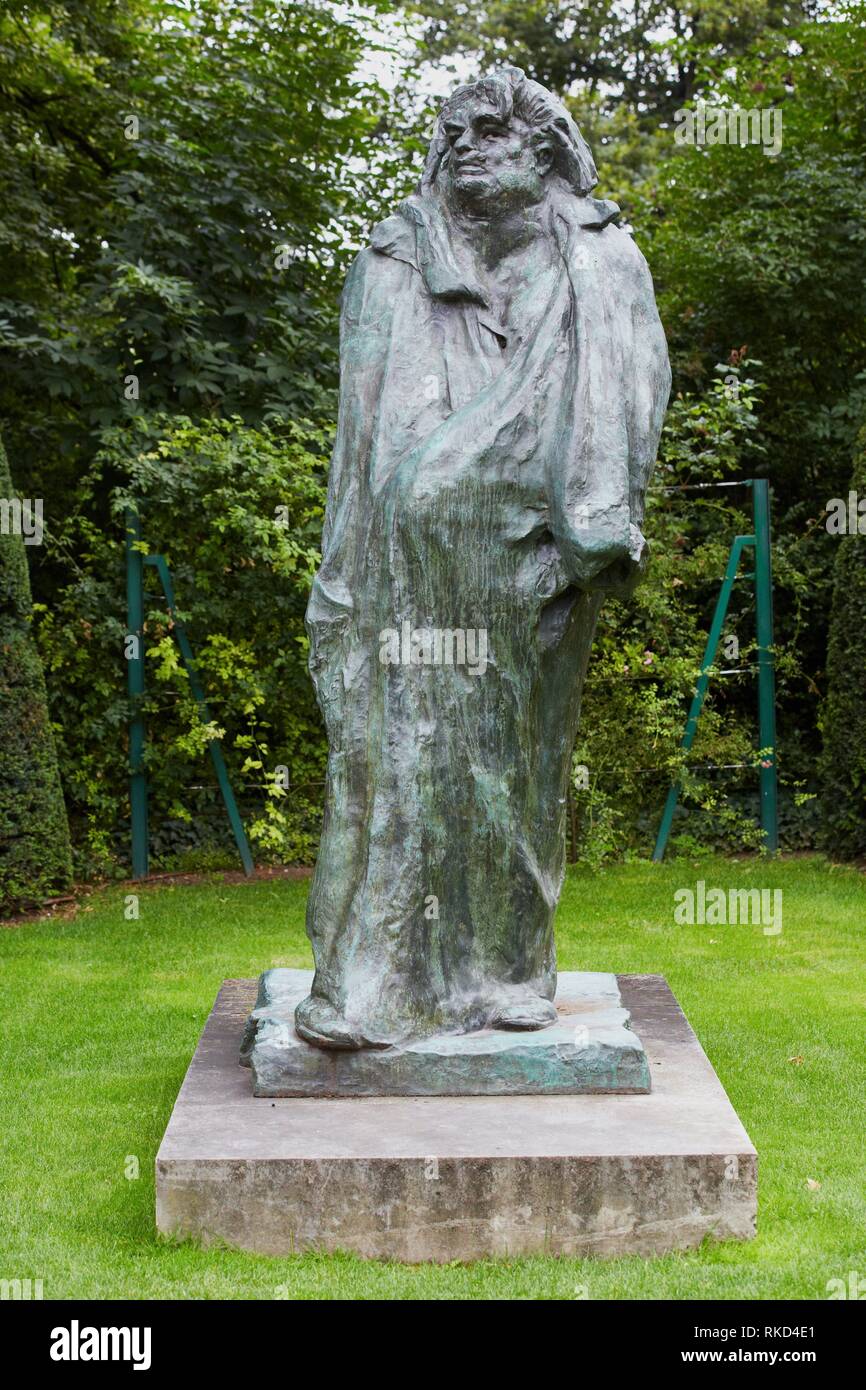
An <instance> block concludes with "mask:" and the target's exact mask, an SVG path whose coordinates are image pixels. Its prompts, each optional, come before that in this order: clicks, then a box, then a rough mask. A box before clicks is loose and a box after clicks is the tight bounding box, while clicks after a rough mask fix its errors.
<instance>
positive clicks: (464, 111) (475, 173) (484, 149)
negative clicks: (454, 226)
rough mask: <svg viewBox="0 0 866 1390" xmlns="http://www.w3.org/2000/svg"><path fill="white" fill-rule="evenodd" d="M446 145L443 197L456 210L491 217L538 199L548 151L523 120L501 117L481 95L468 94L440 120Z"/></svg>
mask: <svg viewBox="0 0 866 1390" xmlns="http://www.w3.org/2000/svg"><path fill="white" fill-rule="evenodd" d="M444 129H445V134H446V136H447V138H448V143H449V146H450V157H449V160H448V169H447V182H446V196H447V197H448V199H449V201H450V202H451V203H452V204H453V205H455V206H456V207H457V208H459V209H463V210H465V211H467V212H471V213H473V214H474V215H476V216H490V215H492V214H496V213H498V212H507V211H509V210H510V209H512V208H519V207H525V206H526V205H527V204H530V203H536V202H538V201H539V199H540V198H541V196H542V193H543V191H544V175H545V174H546V173H547V170H548V169H549V167H550V161H551V152H550V149H549V148H548V147H547V146H545V145H544V144H539V143H537V142H536V141H534V140H533V138H532V129H531V127H530V126H529V125H527V123H526V121H523V120H521V119H520V118H519V117H517V116H512V118H511V120H510V121H503V120H502V117H501V116H500V114H499V112H498V111H497V110H496V108H495V107H494V106H491V105H490V103H489V102H487V101H485V100H484V99H483V98H471V99H470V100H469V101H467V102H466V103H465V104H464V105H462V106H460V107H459V108H457V109H455V110H454V111H450V112H448V114H447V116H446V118H445V121H444Z"/></svg>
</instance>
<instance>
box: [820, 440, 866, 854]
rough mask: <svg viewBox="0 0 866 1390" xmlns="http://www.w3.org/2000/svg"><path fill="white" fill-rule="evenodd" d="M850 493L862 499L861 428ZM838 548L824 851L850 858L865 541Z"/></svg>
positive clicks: (862, 660) (863, 711)
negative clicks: (829, 850)
mask: <svg viewBox="0 0 866 1390" xmlns="http://www.w3.org/2000/svg"><path fill="white" fill-rule="evenodd" d="M850 490H851V491H852V492H856V493H857V496H858V498H864V497H866V428H864V429H863V431H862V432H861V434H860V437H859V439H858V442H857V448H856V450H855V455H854V473H853V476H852V478H851V489H850ZM864 524H866V519H864ZM837 544H838V546H839V553H838V555H837V557H836V564H835V574H834V588H833V603H832V607H831V611H830V634H829V640H828V645H827V697H826V700H825V702H824V709H823V712H822V719H821V730H822V734H823V740H824V747H823V756H822V760H821V775H822V782H823V802H824V824H825V827H826V835H827V846H828V848H829V849H831V850H832V851H833V852H834V853H835V854H838V855H839V856H840V857H841V858H844V859H853V858H856V857H858V856H860V855H863V854H866V698H864V695H866V536H864V535H861V534H857V535H850V534H848V535H844V536H840V538H839V540H838V542H837Z"/></svg>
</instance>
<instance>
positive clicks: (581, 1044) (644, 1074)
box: [241, 970, 651, 1096]
mask: <svg viewBox="0 0 866 1390" xmlns="http://www.w3.org/2000/svg"><path fill="white" fill-rule="evenodd" d="M312 983H313V972H312V971H311V970H266V971H265V973H264V975H262V977H261V979H260V981H259V990H258V996H257V998H256V1007H255V1009H254V1010H253V1012H252V1013H251V1015H250V1017H249V1020H248V1022H247V1025H246V1028H245V1031H244V1040H243V1045H242V1048H241V1060H242V1061H243V1062H244V1064H245V1065H246V1066H249V1067H250V1069H251V1071H252V1074H253V1092H254V1094H255V1095H257V1096H522V1095H536V1094H543V1095H548V1096H550V1095H598V1094H604V1093H607V1092H612V1091H616V1092H617V1093H619V1094H627V1093H634V1092H639V1093H641V1092H644V1091H648V1090H649V1089H650V1084H651V1083H650V1070H649V1063H648V1061H647V1056H646V1053H645V1052H644V1049H643V1044H642V1043H641V1040H640V1038H639V1037H638V1036H637V1034H636V1033H635V1031H634V1029H633V1028H632V1027H631V1020H630V1019H629V1014H628V1009H626V1008H624V1007H623V1003H622V999H621V997H620V992H619V985H618V984H617V978H616V976H615V975H609V974H604V973H603V972H601V971H589V970H588V971H578V970H566V971H561V972H560V974H559V977H558V979H557V989H556V1013H557V1018H556V1022H555V1023H552V1024H551V1025H550V1026H549V1027H547V1028H540V1029H538V1031H537V1032H532V1031H530V1032H514V1031H509V1030H506V1029H496V1028H480V1029H479V1030H478V1031H477V1032H475V1033H442V1034H436V1035H434V1036H432V1037H428V1038H421V1039H418V1040H415V1041H412V1042H407V1043H404V1044H403V1045H401V1046H397V1047H388V1048H383V1049H381V1050H380V1049H373V1048H362V1049H360V1050H358V1051H339V1050H335V1049H332V1048H328V1049H325V1048H321V1047H314V1046H312V1045H311V1044H310V1043H308V1042H304V1040H303V1039H302V1038H299V1037H298V1035H297V1033H296V1032H295V1008H296V1006H297V1005H298V1004H299V1003H300V1001H301V1000H302V999H305V998H306V996H307V995H308V994H309V992H310V988H311V986H312Z"/></svg>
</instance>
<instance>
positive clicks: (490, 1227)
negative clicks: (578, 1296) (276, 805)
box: [156, 975, 757, 1261]
mask: <svg viewBox="0 0 866 1390" xmlns="http://www.w3.org/2000/svg"><path fill="white" fill-rule="evenodd" d="M618 980H619V988H620V991H621V994H622V1000H623V1005H624V1006H625V1007H626V1008H627V1009H628V1010H629V1011H630V1014H631V1017H632V1021H633V1025H634V1029H635V1031H636V1032H637V1034H638V1035H639V1037H640V1039H641V1041H642V1043H643V1046H644V1049H645V1051H646V1055H647V1059H648V1062H649V1068H650V1073H651V1076H652V1091H651V1093H649V1094H643V1095H640V1094H631V1095H629V1094H625V1095H615V1094H614V1095H503V1096H402V1097H397V1096H380V1097H376V1098H340V1099H333V1098H327V1099H325V1098H306V1099H305V1098H301V1099H275V1100H264V1099H261V1098H256V1097H254V1096H253V1094H252V1087H251V1082H250V1073H249V1071H248V1070H245V1069H244V1068H242V1067H240V1066H239V1065H238V1047H239V1043H240V1040H241V1035H242V1032H243V1028H244V1022H245V1019H246V1018H247V1016H248V1014H249V1013H250V1010H251V1009H252V1007H253V1005H254V1003H255V998H256V986H255V983H254V982H253V981H243V980H229V981H226V983H225V984H224V985H223V987H222V989H221V991H220V993H219V996H218V998H217V1002H216V1006H215V1008H214V1010H213V1013H212V1014H211V1016H210V1019H209V1020H208V1023H207V1026H206V1028H205V1030H204V1033H203V1035H202V1038H201V1040H200V1042H199V1045H198V1048H197V1050H196V1053H195V1056H194V1057H193V1060H192V1063H191V1065H190V1068H189V1071H188V1073H187V1076H186V1079H185V1081H184V1083H183V1086H182V1088H181V1091H180V1095H179V1096H178V1100H177V1103H176V1105H175V1108H174V1111H173V1113H172V1116H171V1120H170V1122H169V1125H168V1129H167V1130H166V1134H165V1137H164V1139H163V1142H162V1145H161V1147H160V1150H159V1154H158V1155H157V1161H156V1187H157V1225H158V1227H159V1229H160V1231H163V1232H165V1233H166V1234H171V1235H173V1236H195V1237H197V1238H199V1239H202V1240H203V1241H205V1242H206V1243H207V1242H209V1241H213V1240H218V1241H226V1242H228V1243H229V1244H231V1245H234V1246H238V1247H240V1248H241V1249H245V1250H252V1251H258V1252H260V1253H263V1254H274V1255H285V1254H290V1253H293V1252H297V1251H301V1250H319V1251H334V1250H351V1251H354V1252H356V1253H357V1254H360V1255H365V1256H371V1257H377V1258H389V1259H399V1260H407V1261H422V1260H441V1261H446V1260H454V1259H460V1260H471V1259H479V1258H482V1257H485V1256H491V1255H530V1254H542V1253H549V1254H558V1255H586V1254H599V1255H620V1254H646V1255H649V1254H660V1253H663V1252H664V1251H668V1250H684V1249H689V1248H692V1247H694V1246H697V1245H699V1244H700V1242H701V1241H702V1240H703V1239H704V1237H705V1236H707V1235H711V1236H714V1237H717V1238H719V1239H730V1238H734V1239H747V1238H748V1237H750V1236H752V1235H753V1234H754V1229H755V1214H756V1183H757V1171H756V1165H757V1159H756V1154H755V1150H754V1148H753V1147H752V1145H751V1143H750V1141H749V1138H748V1135H747V1134H746V1132H745V1130H744V1129H743V1126H742V1125H741V1123H740V1121H739V1120H738V1118H737V1116H736V1114H735V1112H734V1110H733V1108H732V1106H731V1104H730V1102H729V1100H728V1098H727V1096H726V1095H725V1092H724V1090H723V1089H722V1087H721V1085H720V1083H719V1081H718V1079H717V1077H716V1075H715V1072H714V1071H713V1068H712V1067H711V1065H710V1063H709V1061H708V1060H707V1058H706V1056H705V1055H704V1053H703V1051H702V1049H701V1047H700V1045H699V1043H698V1041H697V1039H696V1038H695V1035H694V1033H693V1032H692V1030H691V1028H690V1027H689V1025H688V1023H687V1022H686V1019H685V1018H684V1016H683V1014H682V1012H681V1011H680V1009H679V1007H678V1005H677V1003H676V1000H675V999H674V997H673V995H672V994H671V992H670V990H669V989H668V987H667V984H666V983H665V981H664V980H663V979H662V978H661V977H660V976H653V975H650V976H619V977H618Z"/></svg>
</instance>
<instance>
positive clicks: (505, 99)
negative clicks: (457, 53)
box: [421, 67, 598, 198]
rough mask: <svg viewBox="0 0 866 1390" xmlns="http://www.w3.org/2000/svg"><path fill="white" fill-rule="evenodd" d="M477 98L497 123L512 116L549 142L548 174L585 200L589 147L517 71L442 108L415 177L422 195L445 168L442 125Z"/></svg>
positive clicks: (464, 91)
mask: <svg viewBox="0 0 866 1390" xmlns="http://www.w3.org/2000/svg"><path fill="white" fill-rule="evenodd" d="M479 97H480V98H483V100H485V101H487V102H489V103H490V105H491V106H492V107H493V108H494V109H495V110H496V111H497V112H498V113H499V115H500V116H501V118H502V119H503V120H506V121H507V120H510V119H511V117H512V116H518V117H519V118H520V119H521V120H523V121H526V123H527V125H529V126H530V127H531V128H532V132H533V135H534V137H535V138H544V139H546V140H548V141H549V142H550V145H551V146H552V149H553V168H554V170H555V171H556V173H557V174H559V176H560V178H562V179H563V180H564V182H565V183H566V184H567V185H568V186H569V188H570V189H571V191H572V192H573V193H574V194H576V196H577V197H579V198H583V197H585V196H586V194H587V193H589V192H590V191H591V190H592V189H593V188H594V187H595V185H596V184H597V183H598V174H597V173H596V168H595V161H594V160H593V157H592V154H591V153H590V149H589V146H588V145H587V143H586V141H585V140H584V138H583V136H582V135H581V133H580V131H579V129H578V127H577V125H576V123H575V122H574V121H573V120H572V118H571V116H570V115H569V114H568V111H567V110H566V108H565V107H564V106H563V104H562V102H561V101H560V100H559V99H558V97H555V96H554V95H553V93H552V92H549V91H548V90H547V88H546V87H542V86H541V85H540V83H538V82H533V81H532V80H531V78H528V77H527V76H526V75H525V73H524V72H523V70H522V68H512V67H504V68H500V69H499V70H498V71H496V72H494V73H491V74H490V76H488V77H482V78H480V79H479V81H478V82H472V83H469V84H468V85H467V86H464V87H458V88H457V90H456V91H454V92H452V94H451V96H450V97H448V99H447V101H445V102H444V104H443V106H442V109H441V110H440V112H439V116H438V119H437V121H436V126H435V129H434V131H433V138H432V140H431V141H430V148H429V150H428V152H427V159H426V161H425V164H424V173H423V174H422V176H421V191H422V192H429V191H430V190H431V189H432V188H433V186H434V184H435V183H436V180H437V178H438V176H439V172H440V170H441V169H443V168H445V167H446V166H447V164H448V159H449V156H450V145H449V142H448V137H447V135H446V133H445V122H446V121H447V119H448V118H449V116H453V115H454V114H455V113H456V112H458V111H459V110H460V108H461V107H463V106H465V105H466V103H467V102H468V101H470V100H473V99H478V98H479Z"/></svg>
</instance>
